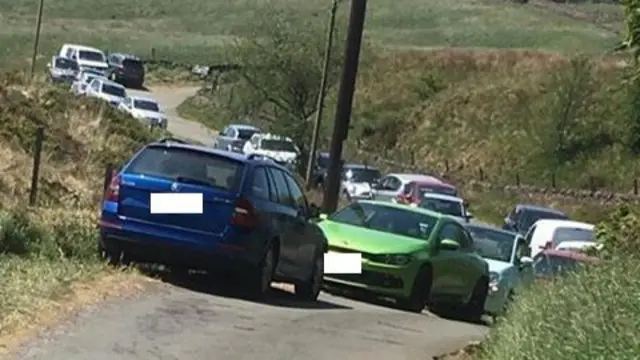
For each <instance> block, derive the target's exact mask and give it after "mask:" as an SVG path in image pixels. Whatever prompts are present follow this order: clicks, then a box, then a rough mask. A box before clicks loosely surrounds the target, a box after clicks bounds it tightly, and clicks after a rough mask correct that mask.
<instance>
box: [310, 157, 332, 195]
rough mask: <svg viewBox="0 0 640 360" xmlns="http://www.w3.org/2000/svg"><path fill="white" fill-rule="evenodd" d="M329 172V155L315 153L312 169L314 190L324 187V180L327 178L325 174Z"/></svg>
mask: <svg viewBox="0 0 640 360" xmlns="http://www.w3.org/2000/svg"><path fill="white" fill-rule="evenodd" d="M328 170H329V153H326V152H321V153H316V159H315V164H314V169H313V179H314V180H313V184H314V186H315V187H316V188H318V187H320V188H322V187H324V183H325V180H326V178H327V172H328Z"/></svg>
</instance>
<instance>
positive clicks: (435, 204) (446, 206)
mask: <svg viewBox="0 0 640 360" xmlns="http://www.w3.org/2000/svg"><path fill="white" fill-rule="evenodd" d="M410 206H414V207H419V208H422V209H429V210H431V211H435V212H438V213H441V214H444V215H449V216H453V217H456V218H458V219H459V220H462V221H467V222H468V221H469V220H471V219H472V218H473V214H472V213H471V212H470V211H469V210H468V209H467V206H466V202H465V201H464V200H463V199H462V198H460V197H457V196H451V195H442V194H437V193H425V194H424V195H423V196H422V200H421V201H420V202H419V203H417V204H416V203H411V204H410Z"/></svg>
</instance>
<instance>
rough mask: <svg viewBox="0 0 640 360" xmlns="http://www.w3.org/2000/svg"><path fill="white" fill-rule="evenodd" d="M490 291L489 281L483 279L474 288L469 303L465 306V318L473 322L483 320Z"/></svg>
mask: <svg viewBox="0 0 640 360" xmlns="http://www.w3.org/2000/svg"><path fill="white" fill-rule="evenodd" d="M488 291H489V279H488V278H486V277H481V278H480V279H479V280H478V281H477V282H476V285H475V286H474V288H473V293H472V294H471V297H470V298H469V302H467V304H465V306H464V309H463V310H464V317H465V318H466V319H467V320H469V321H473V322H478V321H480V320H481V318H482V315H484V303H485V300H486V299H487V294H488Z"/></svg>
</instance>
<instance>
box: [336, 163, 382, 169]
mask: <svg viewBox="0 0 640 360" xmlns="http://www.w3.org/2000/svg"><path fill="white" fill-rule="evenodd" d="M342 168H343V169H353V170H356V169H361V170H365V169H366V170H378V168H376V167H375V166H370V165H365V164H356V163H351V164H344V166H343V167H342Z"/></svg>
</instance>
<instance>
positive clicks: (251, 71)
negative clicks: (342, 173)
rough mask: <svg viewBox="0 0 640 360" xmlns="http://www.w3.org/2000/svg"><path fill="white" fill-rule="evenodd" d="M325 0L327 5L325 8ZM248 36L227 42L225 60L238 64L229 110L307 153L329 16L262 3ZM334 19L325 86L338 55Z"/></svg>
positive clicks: (337, 63)
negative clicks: (333, 39)
mask: <svg viewBox="0 0 640 360" xmlns="http://www.w3.org/2000/svg"><path fill="white" fill-rule="evenodd" d="M330 5H331V3H330V1H327V6H326V10H327V11H329V10H330ZM256 13H259V14H260V16H259V18H258V19H256V22H255V23H253V24H251V25H250V27H249V29H248V34H247V36H243V38H242V39H239V40H236V41H235V42H233V43H232V44H231V45H229V47H228V49H227V50H228V51H227V55H228V56H229V61H230V62H233V63H235V64H238V65H239V66H240V69H239V70H238V74H239V80H238V81H237V82H235V83H234V84H233V93H234V98H235V99H237V100H236V101H234V103H235V105H233V107H234V108H235V109H233V111H234V115H235V116H236V117H237V118H243V120H244V121H249V122H252V123H254V124H255V125H258V126H260V127H261V128H263V129H264V130H268V131H271V132H274V133H278V134H281V135H287V136H289V137H291V138H292V139H293V140H294V141H295V142H296V144H298V146H299V147H300V149H301V151H302V153H303V158H306V156H307V154H308V151H309V149H308V145H309V143H310V138H311V131H312V128H313V126H312V119H311V115H313V113H314V112H315V111H316V101H317V97H318V93H319V90H320V80H321V77H322V69H323V67H322V61H323V55H324V50H325V46H326V33H327V28H326V27H327V23H328V21H326V20H327V19H328V14H327V18H325V17H324V16H318V15H317V14H315V15H314V14H313V13H310V12H306V11H304V10H300V9H296V11H293V9H291V8H283V7H280V8H274V7H265V8H263V9H260V10H258V11H257V12H256ZM343 20H344V19H339V21H338V22H337V26H336V32H335V34H334V36H336V38H335V41H334V43H333V44H334V45H333V49H332V54H331V63H330V65H329V74H328V78H327V87H328V88H330V87H331V86H332V85H335V83H336V81H337V79H338V74H339V71H340V65H341V64H342V58H343V56H344V55H343V46H344V41H343V37H342V36H341V35H340V34H341V31H340V30H341V29H343V25H342V24H344V21H343Z"/></svg>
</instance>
